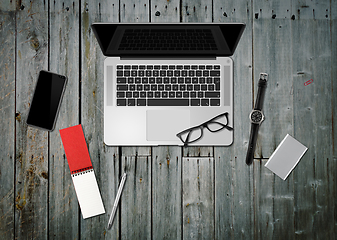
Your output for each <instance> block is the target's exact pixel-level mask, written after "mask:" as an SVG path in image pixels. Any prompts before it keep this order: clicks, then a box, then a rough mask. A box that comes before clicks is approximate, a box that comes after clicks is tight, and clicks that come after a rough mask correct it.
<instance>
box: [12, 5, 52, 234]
mask: <svg viewBox="0 0 337 240" xmlns="http://www.w3.org/2000/svg"><path fill="white" fill-rule="evenodd" d="M21 4H22V6H23V7H22V8H21V9H20V11H18V12H17V13H16V34H17V48H16V49H17V51H16V62H17V64H16V93H17V94H16V116H17V117H16V180H15V205H16V209H15V238H47V235H48V174H49V173H48V132H46V131H43V130H39V129H35V128H32V127H27V125H26V123H25V122H26V119H27V115H28V110H29V106H30V102H31V100H32V96H33V92H34V89H35V84H36V80H37V78H38V74H39V71H40V70H47V69H48V51H49V46H48V3H46V2H45V1H34V2H31V1H22V2H21Z"/></svg>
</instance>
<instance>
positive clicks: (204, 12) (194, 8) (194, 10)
mask: <svg viewBox="0 0 337 240" xmlns="http://www.w3.org/2000/svg"><path fill="white" fill-rule="evenodd" d="M212 11H213V9H212V2H211V1H207V0H182V1H181V13H182V14H181V15H182V16H181V19H182V22H212V21H213V17H212V14H213V12H212Z"/></svg>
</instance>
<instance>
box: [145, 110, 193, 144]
mask: <svg viewBox="0 0 337 240" xmlns="http://www.w3.org/2000/svg"><path fill="white" fill-rule="evenodd" d="M189 127H191V126H190V111H189V110H148V111H146V139H147V140H148V141H179V138H178V137H177V136H176V134H177V133H178V132H181V131H182V130H185V129H187V128H189Z"/></svg>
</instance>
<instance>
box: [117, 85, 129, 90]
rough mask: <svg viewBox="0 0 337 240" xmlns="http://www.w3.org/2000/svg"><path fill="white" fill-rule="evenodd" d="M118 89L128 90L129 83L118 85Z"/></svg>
mask: <svg viewBox="0 0 337 240" xmlns="http://www.w3.org/2000/svg"><path fill="white" fill-rule="evenodd" d="M117 90H118V91H126V90H128V85H122V84H121V85H117Z"/></svg>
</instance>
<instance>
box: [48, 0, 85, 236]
mask: <svg viewBox="0 0 337 240" xmlns="http://www.w3.org/2000/svg"><path fill="white" fill-rule="evenodd" d="M49 29H50V31H49V34H50V57H49V59H50V64H49V65H50V71H51V72H55V73H58V74H62V75H65V76H66V77H67V78H68V82H67V85H66V89H65V93H64V96H63V100H62V103H61V107H60V111H59V116H58V118H57V122H56V126H55V130H54V131H53V132H51V133H50V143H49V163H50V166H49V172H50V173H51V174H50V175H49V189H50V191H49V199H50V200H49V237H50V238H51V239H66V238H71V239H76V238H78V237H79V233H78V225H79V217H78V216H79V214H81V213H80V211H79V208H78V201H77V196H76V192H75V189H74V186H73V181H72V179H71V175H70V170H69V166H68V163H67V159H66V157H65V152H64V148H63V145H62V141H61V137H60V133H59V130H60V129H63V128H67V127H71V126H74V125H77V124H79V101H78V99H79V56H78V48H79V5H78V4H77V3H75V2H73V1H62V2H51V5H50V27H49Z"/></svg>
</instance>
